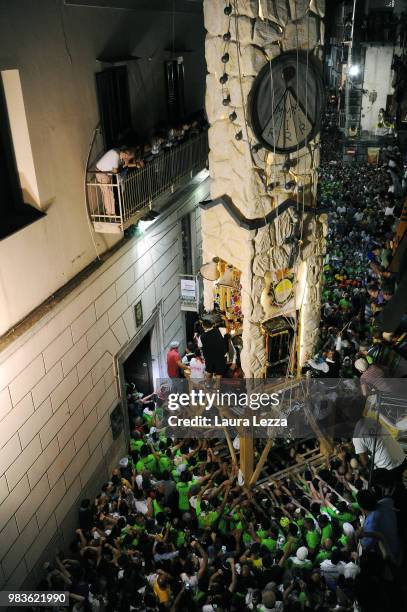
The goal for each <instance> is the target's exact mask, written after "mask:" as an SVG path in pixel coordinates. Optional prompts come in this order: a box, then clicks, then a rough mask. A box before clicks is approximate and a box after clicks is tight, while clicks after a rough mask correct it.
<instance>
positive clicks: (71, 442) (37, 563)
mask: <svg viewBox="0 0 407 612" xmlns="http://www.w3.org/2000/svg"><path fill="white" fill-rule="evenodd" d="M84 4H86V5H87V6H86V7H85V6H83V5H84ZM92 4H95V7H92V6H91V5H92ZM171 4H172V3H170V2H168V3H166V2H163V3H160V6H159V7H158V6H157V10H155V9H153V10H148V7H147V3H144V4H143V3H141V5H142V6H141V5H140V6H141V8H140V11H134V10H131V6H130V4H129V3H126V2H118V1H115V0H112V2H109V3H104V5H105V8H96V5H97V3H92V2H87V3H83V2H80V1H78V2H63V1H62V0H60V1H58V2H54V1H51V0H45V1H44V2H41V7H40V8H39V7H37V6H36V3H32V2H30V1H25V0H23V2H20V3H18V6H17V5H12V4H11V5H10V3H9V2H3V1H2V2H0V13H1V15H0V24H1V25H0V30H1V38H2V41H3V42H2V53H1V56H0V70H1V77H2V85H3V90H4V99H5V103H6V104H5V108H6V110H7V115H8V116H7V121H8V124H9V125H8V127H9V129H10V134H11V137H12V145H13V149H14V151H13V153H14V155H15V164H16V170H17V176H18V179H19V183H20V186H21V189H22V193H23V198H24V202H25V203H27V204H28V205H31V207H33V208H34V209H35V210H37V211H39V213H43V214H40V215H39V217H38V220H35V221H34V222H32V223H30V224H28V225H26V226H24V227H21V228H20V229H19V231H15V232H10V234H9V235H5V236H4V238H3V240H2V241H1V242H0V261H1V263H0V279H1V282H0V285H1V290H0V334H3V336H2V338H1V341H0V431H1V434H0V585H1V586H2V588H3V589H14V588H19V587H21V585H23V584H26V585H28V586H30V587H32V586H33V585H35V583H36V581H37V580H38V578H39V577H40V576H41V564H42V563H43V561H44V560H45V559H47V558H50V557H52V556H53V555H54V552H55V548H56V547H60V548H65V549H66V548H68V546H69V543H70V541H71V536H72V533H73V530H74V528H75V527H76V521H77V508H78V501H79V496H80V495H81V496H82V497H83V496H86V495H93V494H94V493H95V492H96V491H97V488H98V487H100V485H101V484H102V483H103V482H104V481H105V480H106V477H107V475H108V471H109V470H110V469H111V468H112V467H113V466H114V465H115V464H116V462H117V460H118V459H119V458H120V456H122V454H123V453H125V451H126V447H127V442H128V431H127V429H128V428H127V426H126V423H127V414H126V405H125V397H126V388H125V380H124V379H125V364H126V360H128V358H129V356H130V355H132V354H134V351H137V347H138V346H140V345H141V344H143V346H145V347H146V348H145V350H144V353H143V355H142V356H141V357H142V364H141V365H142V367H144V368H145V375H146V376H147V377H148V381H149V384H150V388H151V386H153V385H154V379H155V378H157V377H159V376H165V375H166V366H165V353H166V350H167V347H168V345H169V343H170V342H171V340H174V339H177V340H178V341H180V343H181V345H183V344H184V343H185V340H186V331H185V330H186V326H185V324H186V320H185V319H186V317H185V313H183V312H182V311H181V306H180V301H179V275H180V274H183V273H185V272H187V271H188V272H190V273H195V272H196V271H197V270H198V269H199V266H200V263H201V243H200V241H201V239H200V209H199V206H198V205H199V202H200V201H202V200H205V199H207V197H208V193H209V188H208V180H207V176H206V172H205V171H204V172H203V173H200V174H198V175H197V176H196V177H195V178H194V179H193V180H192V181H190V182H188V181H184V182H183V183H182V185H176V186H175V187H174V190H173V193H171V192H165V193H163V194H161V198H160V211H159V215H158V216H157V218H156V219H155V220H154V221H153V222H150V223H146V224H144V225H145V227H144V230H140V231H139V232H138V233H137V235H134V236H133V237H131V238H127V239H125V240H124V239H123V234H120V233H118V234H101V233H99V234H95V233H94V232H93V227H92V225H91V224H89V223H88V219H87V212H86V206H85V198H84V176H85V171H86V158H87V155H88V151H89V146H90V140H91V136H92V133H93V130H94V128H95V126H96V125H97V123H98V122H99V121H100V119H101V117H100V100H98V97H97V90H96V85H95V74H96V73H99V72H100V71H103V70H105V69H109V68H111V67H112V66H114V64H115V62H116V60H117V61H119V63H120V65H123V64H124V65H125V66H126V67H127V74H128V83H129V94H130V109H131V113H132V118H131V127H132V128H133V130H134V131H137V132H138V134H139V136H140V138H146V137H147V136H148V135H149V134H150V133H151V130H152V129H153V127H154V125H156V124H157V123H158V122H159V121H160V120H162V118H163V117H167V116H168V115H167V98H168V91H167V87H166V80H165V66H166V62H167V60H168V57H169V56H168V49H167V48H169V49H170V51H171V54H172V53H173V51H175V52H176V53H177V54H178V55H179V49H180V48H182V50H186V51H188V53H187V52H185V56H184V57H185V63H184V69H185V100H184V102H185V109H186V111H185V112H190V113H193V112H195V111H197V110H199V109H200V108H202V107H203V83H204V78H203V76H202V74H201V73H202V72H203V71H204V69H205V62H204V55H203V28H202V14H201V12H200V11H196V10H195V7H194V3H186V2H181V3H178V6H177V9H176V11H177V12H176V14H175V13H174V14H173V13H171ZM22 14H24V19H22ZM174 24H176V25H174ZM174 27H175V33H174ZM17 39H18V40H19V41H20V43H19V44H18V45H17V46H16V44H15V41H16V40H17ZM171 54H170V55H171ZM136 56H137V57H138V59H134V58H135V57H136ZM171 57H173V55H171ZM98 59H99V61H98ZM98 102H99V104H98ZM177 187H178V189H177ZM6 204H7V202H6ZM3 220H4V215H3ZM186 232H188V236H187V238H188V240H187V243H188V249H189V251H188V254H187V255H186V254H185V248H186V247H185V233H186ZM4 233H5V234H6V233H7V228H4ZM96 254H97V255H98V256H99V257H100V261H99V260H96V261H95V258H96ZM186 259H188V260H189V261H190V262H192V263H190V264H189V269H188V270H186V265H185V261H186ZM89 264H91V267H89ZM67 283H68V284H67ZM61 288H62V289H61ZM144 359H146V362H145V363H144ZM142 374H143V373H142ZM143 375H144V374H143ZM151 390H152V388H151ZM115 409H116V410H115ZM112 413H114V414H113V417H112Z"/></svg>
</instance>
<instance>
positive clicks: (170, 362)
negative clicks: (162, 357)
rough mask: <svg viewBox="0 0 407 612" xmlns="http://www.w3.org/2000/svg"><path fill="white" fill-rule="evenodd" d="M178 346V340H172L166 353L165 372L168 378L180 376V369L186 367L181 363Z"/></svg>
mask: <svg viewBox="0 0 407 612" xmlns="http://www.w3.org/2000/svg"><path fill="white" fill-rule="evenodd" d="M178 348H179V342H178V341H177V340H173V341H172V342H171V344H170V350H169V351H168V353H167V372H168V376H169V377H170V378H180V375H181V370H185V369H186V367H187V366H186V365H185V364H183V363H182V360H181V355H180V354H179V350H178Z"/></svg>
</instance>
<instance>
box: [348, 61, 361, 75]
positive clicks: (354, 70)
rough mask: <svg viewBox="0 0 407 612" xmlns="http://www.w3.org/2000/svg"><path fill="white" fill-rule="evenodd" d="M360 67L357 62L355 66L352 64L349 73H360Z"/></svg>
mask: <svg viewBox="0 0 407 612" xmlns="http://www.w3.org/2000/svg"><path fill="white" fill-rule="evenodd" d="M359 71H360V68H359V66H358V65H357V64H353V66H350V68H349V75H350V76H357V75H358V74H359Z"/></svg>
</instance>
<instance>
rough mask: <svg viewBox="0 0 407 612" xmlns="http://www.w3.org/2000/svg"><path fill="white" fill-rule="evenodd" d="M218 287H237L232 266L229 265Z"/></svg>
mask: <svg viewBox="0 0 407 612" xmlns="http://www.w3.org/2000/svg"><path fill="white" fill-rule="evenodd" d="M217 284H218V285H222V287H234V286H235V285H236V281H235V278H234V275H233V266H231V265H230V264H228V265H227V267H226V270H225V271H224V273H223V274H222V276H221V277H220V279H219V280H218V283H217Z"/></svg>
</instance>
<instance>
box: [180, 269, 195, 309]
mask: <svg viewBox="0 0 407 612" xmlns="http://www.w3.org/2000/svg"><path fill="white" fill-rule="evenodd" d="M180 299H181V310H185V311H190V312H198V307H199V288H198V279H197V277H196V276H192V275H190V274H184V275H182V276H181V277H180Z"/></svg>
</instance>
